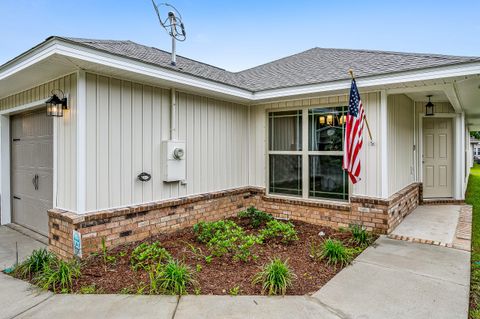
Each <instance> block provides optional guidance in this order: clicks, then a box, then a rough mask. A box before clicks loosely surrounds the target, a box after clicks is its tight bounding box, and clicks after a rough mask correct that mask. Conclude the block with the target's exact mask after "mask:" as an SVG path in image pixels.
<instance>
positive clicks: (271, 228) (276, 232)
mask: <svg viewBox="0 0 480 319" xmlns="http://www.w3.org/2000/svg"><path fill="white" fill-rule="evenodd" d="M260 236H261V237H262V238H263V239H271V238H279V239H280V240H281V241H282V242H283V243H285V244H287V243H291V242H293V241H295V240H298V236H297V231H296V230H295V226H293V224H292V223H290V222H287V223H285V222H282V221H278V220H275V219H274V220H272V221H269V222H268V223H267V226H266V227H265V228H264V229H262V230H261V231H260Z"/></svg>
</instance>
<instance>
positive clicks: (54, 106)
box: [45, 90, 68, 117]
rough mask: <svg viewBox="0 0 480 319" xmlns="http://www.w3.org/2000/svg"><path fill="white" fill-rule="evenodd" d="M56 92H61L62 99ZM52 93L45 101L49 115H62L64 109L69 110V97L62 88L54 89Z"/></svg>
mask: <svg viewBox="0 0 480 319" xmlns="http://www.w3.org/2000/svg"><path fill="white" fill-rule="evenodd" d="M54 92H59V93H61V94H62V98H61V99H60V98H59V97H58V96H57V95H56V94H55V93H54ZM51 93H52V96H51V97H50V98H49V99H48V100H47V101H45V104H46V105H47V116H56V117H62V116H63V110H68V105H67V98H66V97H65V94H64V93H63V91H62V90H53V91H52V92H51Z"/></svg>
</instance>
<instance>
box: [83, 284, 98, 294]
mask: <svg viewBox="0 0 480 319" xmlns="http://www.w3.org/2000/svg"><path fill="white" fill-rule="evenodd" d="M101 292H102V289H101V288H98V287H97V286H96V285H95V284H93V285H89V286H83V287H81V288H80V293H81V294H84V295H91V294H98V293H101Z"/></svg>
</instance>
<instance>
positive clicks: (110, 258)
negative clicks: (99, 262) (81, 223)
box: [102, 237, 117, 267]
mask: <svg viewBox="0 0 480 319" xmlns="http://www.w3.org/2000/svg"><path fill="white" fill-rule="evenodd" d="M102 258H103V264H104V265H105V267H106V266H107V264H108V263H112V264H113V263H115V262H116V261H117V257H115V256H111V255H109V254H108V249H107V245H106V243H105V237H102Z"/></svg>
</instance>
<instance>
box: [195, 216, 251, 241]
mask: <svg viewBox="0 0 480 319" xmlns="http://www.w3.org/2000/svg"><path fill="white" fill-rule="evenodd" d="M193 231H194V232H195V234H197V240H198V241H199V242H201V243H204V244H207V243H209V242H211V241H212V240H213V239H218V238H224V237H231V236H234V235H237V234H241V233H243V229H242V228H241V227H240V226H238V225H237V224H236V223H235V222H234V221H232V220H219V221H216V222H199V223H198V224H195V225H194V226H193Z"/></svg>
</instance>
